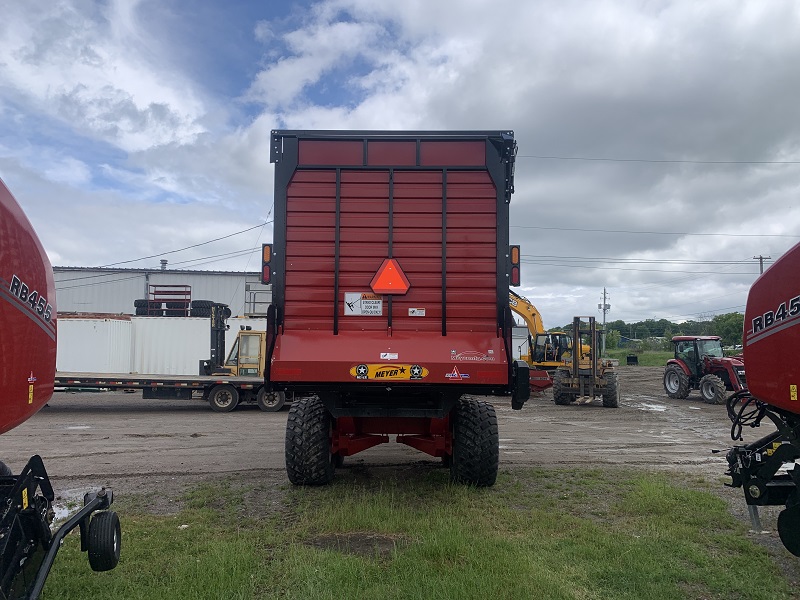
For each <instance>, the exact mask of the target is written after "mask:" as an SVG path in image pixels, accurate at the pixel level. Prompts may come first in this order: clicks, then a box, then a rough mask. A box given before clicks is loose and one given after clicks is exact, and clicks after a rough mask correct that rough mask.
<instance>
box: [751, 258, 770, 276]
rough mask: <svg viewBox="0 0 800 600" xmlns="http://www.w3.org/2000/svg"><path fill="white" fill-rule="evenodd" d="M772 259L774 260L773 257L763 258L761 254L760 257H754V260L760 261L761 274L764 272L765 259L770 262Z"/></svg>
mask: <svg viewBox="0 0 800 600" xmlns="http://www.w3.org/2000/svg"><path fill="white" fill-rule="evenodd" d="M770 258H772V257H771V256H761V255H760V254H759V255H758V256H754V257H753V260H757V261H758V267H759V271H760V272H761V273H763V272H764V259H767V260H769V259H770Z"/></svg>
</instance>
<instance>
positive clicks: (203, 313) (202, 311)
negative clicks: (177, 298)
mask: <svg viewBox="0 0 800 600" xmlns="http://www.w3.org/2000/svg"><path fill="white" fill-rule="evenodd" d="M189 314H190V315H191V316H193V317H210V316H211V309H210V308H193V309H192V310H191V311H190V313H189Z"/></svg>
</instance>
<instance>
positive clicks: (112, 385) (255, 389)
mask: <svg viewBox="0 0 800 600" xmlns="http://www.w3.org/2000/svg"><path fill="white" fill-rule="evenodd" d="M55 387H56V389H59V388H64V389H72V390H75V389H109V390H129V389H134V390H142V397H143V398H186V399H189V398H192V397H193V396H194V394H195V393H200V392H201V393H202V395H203V399H204V400H207V401H208V403H209V404H210V405H211V408H212V409H213V410H215V411H216V412H229V411H231V410H233V409H234V408H236V406H237V405H238V404H239V403H240V402H251V401H258V398H259V392H260V391H261V390H263V387H264V379H263V378H261V377H258V376H253V377H250V376H247V377H245V376H228V375H147V374H133V373H108V374H102V375H101V374H98V373H73V372H61V371H58V372H56V376H55ZM262 395H263V394H262ZM281 404H283V403H282V402H281ZM259 406H261V404H260V403H259Z"/></svg>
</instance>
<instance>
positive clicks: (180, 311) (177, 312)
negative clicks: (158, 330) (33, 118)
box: [164, 308, 186, 317]
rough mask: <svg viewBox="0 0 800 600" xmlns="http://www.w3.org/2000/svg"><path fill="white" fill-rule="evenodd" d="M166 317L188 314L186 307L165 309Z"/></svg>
mask: <svg viewBox="0 0 800 600" xmlns="http://www.w3.org/2000/svg"><path fill="white" fill-rule="evenodd" d="M164 316H165V317H185V316H186V309H185V308H180V309H178V308H168V309H167V310H165V311H164Z"/></svg>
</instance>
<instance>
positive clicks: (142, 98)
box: [0, 1, 203, 151]
mask: <svg viewBox="0 0 800 600" xmlns="http://www.w3.org/2000/svg"><path fill="white" fill-rule="evenodd" d="M138 5H139V2H121V1H119V2H116V3H112V4H110V5H109V6H107V7H106V9H105V10H102V9H101V8H99V7H95V10H84V11H81V10H80V8H84V9H85V8H87V7H85V6H72V5H70V4H69V3H67V2H59V3H53V4H48V8H47V9H45V10H41V11H40V10H31V9H30V6H29V5H26V4H24V3H23V4H19V3H15V4H13V5H12V6H10V7H8V10H4V19H3V20H2V22H0V56H2V57H3V58H2V59H0V83H2V86H3V88H4V89H6V90H8V91H9V92H10V93H11V94H13V95H14V96H16V97H19V98H21V99H22V101H23V102H24V103H25V104H30V105H32V106H33V107H35V109H37V110H39V111H41V112H42V113H44V114H47V115H49V116H51V117H54V118H58V119H60V120H62V121H64V122H65V123H68V124H69V125H70V126H72V127H74V128H75V129H76V130H79V131H81V132H82V133H83V135H86V134H89V135H91V136H93V137H96V138H98V139H101V140H104V141H107V142H110V143H112V144H114V145H116V146H118V147H120V148H122V149H123V150H127V151H137V150H143V149H147V148H150V147H153V146H158V145H163V144H168V143H187V142H190V141H192V140H193V139H194V138H195V137H196V136H197V135H198V134H199V133H201V132H202V131H203V129H202V127H201V126H200V125H199V124H198V119H199V117H200V116H201V115H202V112H203V106H202V103H201V102H200V101H199V100H198V99H197V98H194V97H193V95H192V92H191V90H190V89H187V86H186V83H187V82H186V81H181V79H182V77H181V75H180V74H178V73H171V72H168V71H166V70H163V69H160V61H159V60H158V58H157V52H158V47H159V45H160V44H159V42H158V40H154V39H152V38H149V37H148V36H147V35H146V33H145V32H143V31H142V30H141V28H139V27H138V25H137V22H136V17H135V9H136V8H137V6H138ZM88 6H89V7H93V5H91V4H90V5H88Z"/></svg>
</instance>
